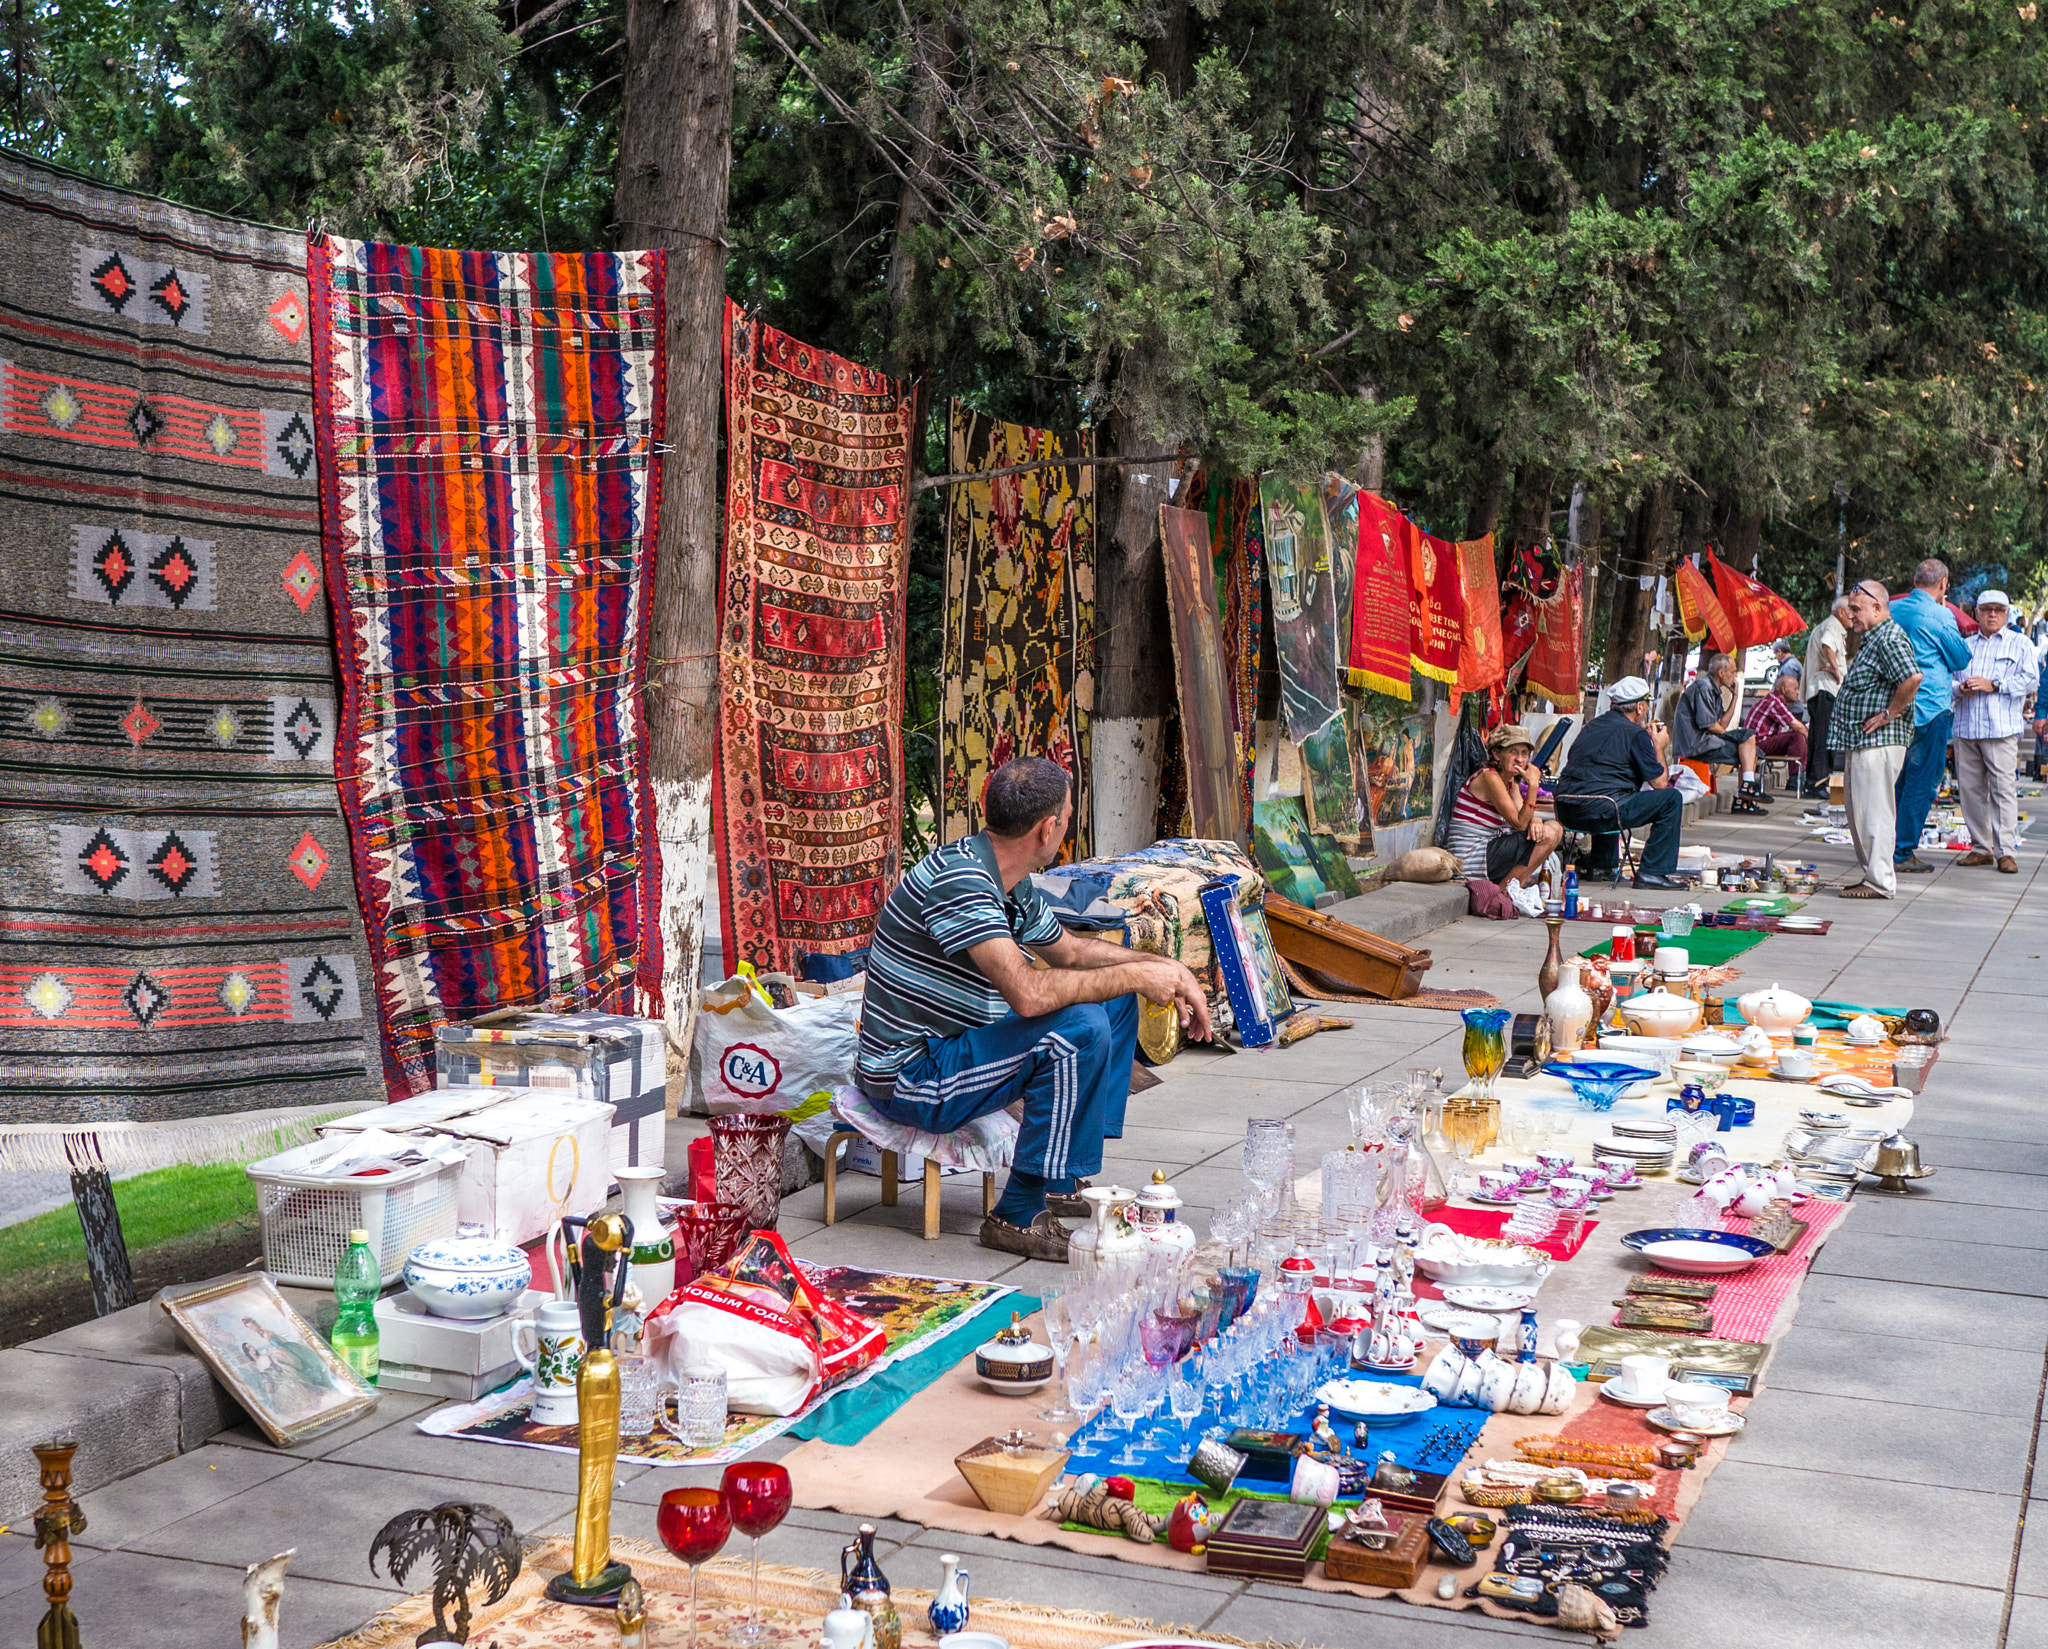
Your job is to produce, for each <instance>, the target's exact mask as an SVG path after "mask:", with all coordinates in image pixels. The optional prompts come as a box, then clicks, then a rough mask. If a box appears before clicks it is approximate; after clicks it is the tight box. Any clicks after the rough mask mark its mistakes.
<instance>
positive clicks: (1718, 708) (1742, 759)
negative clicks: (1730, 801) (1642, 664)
mask: <svg viewBox="0 0 2048 1649" xmlns="http://www.w3.org/2000/svg"><path fill="white" fill-rule="evenodd" d="M1734 684H1735V660H1734V659H1733V658H1731V657H1730V656H1729V655H1728V654H1726V653H1707V654H1705V655H1703V656H1702V657H1701V659H1700V673H1699V674H1698V675H1696V676H1694V677H1693V678H1692V685H1691V686H1689V687H1688V688H1686V690H1685V692H1684V693H1683V695H1681V696H1680V698H1679V700H1678V713H1677V715H1676V716H1674V717H1673V718H1672V739H1671V747H1672V749H1673V750H1675V751H1676V752H1677V753H1678V759H1679V760H1680V761H1700V762H1728V763H1732V764H1733V765H1734V766H1736V767H1738V768H1739V769H1740V770H1741V772H1742V788H1741V789H1740V790H1739V791H1738V792H1737V793H1736V797H1735V805H1734V807H1733V808H1732V809H1731V810H1730V811H1732V812H1735V813H1767V812H1769V811H1770V809H1769V808H1767V807H1765V806H1764V804H1763V795H1764V788H1763V782H1762V781H1761V780H1760V779H1758V778H1757V776H1756V734H1755V733H1753V732H1751V731H1750V730H1749V729H1748V728H1747V727H1730V726H1729V725H1728V723H1729V722H1730V720H1732V719H1733V717H1734V714H1735V700H1734V696H1733V694H1732V693H1731V691H1730V689H1731V688H1732V687H1733V686H1734Z"/></svg>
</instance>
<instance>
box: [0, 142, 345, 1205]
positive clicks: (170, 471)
mask: <svg viewBox="0 0 2048 1649" xmlns="http://www.w3.org/2000/svg"><path fill="white" fill-rule="evenodd" d="M0 244H5V245H6V246H7V247H8V249H9V254H8V256H7V257H6V258H5V259H0V500H4V504H0V1163H6V1162H8V1161H27V1160H28V1158H26V1157H24V1156H23V1155H22V1153H21V1151H20V1150H19V1149H18V1146H19V1143H20V1142H19V1141H18V1140H14V1141H11V1142H10V1140H9V1139H8V1138H7V1137H5V1136H4V1131H5V1130H7V1129H10V1128H18V1127H19V1126H20V1125H24V1124H30V1125H58V1126H60V1127H68V1128H73V1129H77V1130H80V1131H82V1132H93V1131H95V1130H103V1129H105V1128H106V1125H110V1124H113V1125H118V1124H127V1123H135V1122H162V1123H172V1124H176V1123H195V1124H197V1123H204V1122H206V1121H207V1120H208V1119H214V1118H222V1117H232V1116H236V1115H239V1114H242V1113H251V1112H275V1111H278V1110H281V1109H287V1108H300V1109H303V1108H305V1107H314V1106H318V1107H325V1108H330V1109H331V1108H334V1107H336V1106H338V1105H346V1104H356V1103H361V1102H365V1101H374V1100H378V1099H381V1098H383V1097H384V1084H383V1082H382V1080H381V1078H380V1076H379V1072H378V1058H377V1042H376V1028H377V1027H376V1019H375V1008H374V1006H373V1005H372V996H373V993H372V991H371V989H370V984H371V981H370V976H369V958H368V954H367V952H366V951H365V948H364V943H363V931H362V923H361V921H360V920H359V918H358V915H357V910H356V901H355V895H354V883H353V878H352V876H351V874H350V866H349V858H348V843H347V835H346V832H345V831H344V829H343V825H342V820H341V814H340V810H339V807H338V805H337V798H336V793H335V787H334V723H335V702H336V697H337V692H336V685H335V672H334V660H333V649H332V644H331V641H330V638H329V626H328V616H327V598H326V595H325V593H324V590H323V588H322V581H321V568H320V521H319V502H318V492H317V488H316V485H315V477H314V472H313V427H312V401H311V381H312V380H311V363H310V356H309V350H308V342H309V340H308V338H307V327H308V318H309V316H308V306H307V299H306V279H305V240H304V237H303V235H301V234H299V233H297V232H294V231H292V230H286V229H271V228H265V227H261V226H258V225H254V224H246V223H239V222H236V221H235V220H233V219H230V218H221V217H215V216H212V215H211V214H208V213H204V212H197V211H192V210H189V209H186V208H184V207H179V206H174V205H172V204H170V203H168V202H166V201H162V200H155V199H151V198H148V197H146V196H142V195H135V194H129V193H126V192H124V191H121V190H116V189H109V188H105V187H103V186H101V185H99V184H95V183H91V182H88V181H87V180H85V179H83V178H80V177H77V176H75V175H73V174H71V173H69V172H64V171H60V170H58V169H56V168H54V167H49V166H45V165H43V164H41V163H39V162H36V161H32V160H28V159H25V158H23V157H20V156H17V155H12V154H4V153H0ZM251 1120H252V1126H251V1128H250V1130H249V1134H248V1141H247V1142H248V1143H250V1144H252V1145H260V1143H261V1142H262V1133H261V1130H260V1129H259V1128H258V1127H256V1126H255V1125H254V1119H251ZM118 1131H119V1130H118V1129H116V1130H111V1131H109V1132H110V1134H111V1133H113V1132H118ZM215 1132H216V1133H217V1132H218V1130H215ZM124 1137H125V1136H124ZM156 1137H157V1138H158V1139H159V1142H160V1148H159V1149H158V1151H157V1154H158V1155H168V1156H175V1155H177V1154H178V1149H177V1146H176V1143H175V1131H172V1133H171V1134H170V1135H159V1136H156ZM187 1143H189V1141H188V1142H187ZM45 1154H46V1155H47V1153H45ZM149 1154H150V1152H149V1150H148V1149H147V1148H144V1147H142V1146H140V1145H139V1144H138V1143H137V1142H136V1141H135V1140H133V1139H130V1141H129V1145H128V1147H127V1148H126V1149H125V1150H123V1151H120V1152H116V1153H114V1154H113V1155H111V1156H110V1157H109V1159H108V1160H112V1161H116V1162H118V1163H121V1164H124V1165H132V1166H141V1165H143V1159H145V1158H146V1157H147V1156H148V1155H149ZM53 1165H54V1164H53Z"/></svg>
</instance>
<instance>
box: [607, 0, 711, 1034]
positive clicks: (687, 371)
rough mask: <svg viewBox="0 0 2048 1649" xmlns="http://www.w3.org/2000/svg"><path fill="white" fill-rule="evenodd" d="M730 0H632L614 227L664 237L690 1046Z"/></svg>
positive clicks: (634, 238)
mask: <svg viewBox="0 0 2048 1649" xmlns="http://www.w3.org/2000/svg"><path fill="white" fill-rule="evenodd" d="M738 33H739V13H738V7H737V5H736V3H735V0H628V3H627V8H626V68H625V91H624V105H625V106H624V116H623V119H622V121H621V123H620V132H619V174H618V189H617V196H616V212H617V228H618V234H619V241H620V244H621V245H622V246H660V247H665V248H666V249H667V251H668V396H667V401H666V406H665V413H666V417H665V423H666V426H667V427H666V439H667V442H668V446H669V450H668V453H667V455H666V458H665V461H664V465H663V469H662V501H661V521H660V527H659V535H658V538H657V549H656V552H655V554H656V559H655V571H654V589H653V592H652V594H651V597H650V599H651V600H652V602H653V620H654V622H653V657H654V663H653V666H652V668H651V669H650V671H649V675H648V687H647V697H646V705H647V712H646V721H647V730H646V731H647V741H648V760H649V766H650V769H651V771H652V774H653V781H654V828H655V834H656V837H657V839H658V840H659V842H660V844H661V858H662V867H661V933H662V942H663V946H664V952H665V954H664V959H663V965H662V989H663V996H664V1010H665V1017H666V1020H667V1024H668V1027H669V1032H670V1035H671V1036H672V1037H673V1038H675V1039H676V1040H675V1043H674V1044H672V1049H673V1048H681V1049H687V1048H688V1047H689V1039H690V1024H691V1017H692V1015H693V1013H694V1011H695V1008H696V1001H697V978H698V969H699V966H700V963H701V956H702V946H703V933H704V899H705V892H706V887H707V884H708V882H709V880H710V866H711V865H712V863H713V859H712V842H711V760H712V752H713V748H714V745H713V737H714V727H715V722H716V718H717V710H718V689H717V681H718V675H717V668H716V653H717V647H718V612H719V605H720V603H719V589H718V547H719V478H720V477H719V471H720V447H721V443H720V439H719V436H720V428H719V389H720V384H719V379H720V374H721V367H722V362H723V351H722V350H721V349H720V347H719V342H718V340H719V339H720V337H721V336H722V335H723V326H724V306H725V250H726V248H725V212H726V185H727V178H728V174H729V171H730V168H731V164H732V81H733V54H734V51H735V49H736V46H737V42H738Z"/></svg>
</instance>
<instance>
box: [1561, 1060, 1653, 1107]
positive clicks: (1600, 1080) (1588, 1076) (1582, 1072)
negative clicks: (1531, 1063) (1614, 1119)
mask: <svg viewBox="0 0 2048 1649" xmlns="http://www.w3.org/2000/svg"><path fill="white" fill-rule="evenodd" d="M1543 1074H1544V1075H1545V1076H1554V1077H1561V1078H1563V1080H1564V1081H1566V1082H1568V1083H1570V1084H1571V1089H1572V1092H1573V1093H1574V1094H1575V1095H1577V1096H1578V1101H1579V1103H1580V1104H1581V1105H1583V1106H1585V1108H1586V1109H1587V1110H1589V1111H1611V1110H1613V1109H1614V1102H1615V1101H1616V1100H1618V1099H1619V1098H1621V1096H1622V1095H1623V1094H1625V1093H1627V1092H1628V1091H1629V1089H1631V1088H1634V1087H1638V1086H1640V1085H1641V1084H1643V1083H1645V1082H1654V1081H1656V1080H1657V1074H1658V1073H1657V1072H1655V1071H1653V1070H1651V1069H1649V1068H1648V1067H1647V1066H1643V1065H1622V1064H1617V1063H1615V1062H1613V1061H1610V1060H1605V1059H1583V1060H1574V1061H1572V1062H1571V1063H1569V1064H1567V1063H1565V1062H1564V1061H1562V1060H1556V1059H1553V1060H1552V1061H1550V1063H1549V1064H1547V1065H1545V1066H1544V1067H1543Z"/></svg>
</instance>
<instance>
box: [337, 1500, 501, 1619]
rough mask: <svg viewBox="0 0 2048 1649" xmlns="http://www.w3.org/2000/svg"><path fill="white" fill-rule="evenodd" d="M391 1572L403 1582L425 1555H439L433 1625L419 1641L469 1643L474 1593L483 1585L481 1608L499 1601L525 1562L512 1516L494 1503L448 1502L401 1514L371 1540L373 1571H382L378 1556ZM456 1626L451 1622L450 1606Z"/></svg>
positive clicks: (435, 1566) (398, 1581)
mask: <svg viewBox="0 0 2048 1649" xmlns="http://www.w3.org/2000/svg"><path fill="white" fill-rule="evenodd" d="M380 1553H381V1554H382V1555H383V1556H384V1558H385V1566H386V1572H387V1573H388V1574H389V1575H390V1576H391V1578H392V1579H393V1580H394V1581H396V1582H397V1583H398V1584H399V1585H401V1586H402V1585H404V1584H405V1577H406V1576H407V1574H409V1573H410V1572H411V1571H412V1569H413V1566H414V1565H415V1564H417V1563H418V1562H419V1561H420V1559H421V1558H423V1557H426V1556H427V1555H428V1554H429V1553H431V1554H432V1555H433V1559H434V1624H433V1625H431V1626H429V1627H428V1628H427V1629H426V1630H425V1631H424V1632H422V1633H420V1635H419V1636H418V1638H416V1639H415V1640H414V1641H415V1642H416V1643H419V1644H429V1643H464V1642H467V1641H468V1638H469V1617H470V1595H469V1594H470V1591H471V1589H472V1588H474V1587H478V1586H482V1587H483V1588H484V1590H485V1595H484V1597H483V1599H482V1606H483V1607H488V1606H489V1605H491V1604H493V1603H496V1602H497V1601H498V1600H499V1599H500V1598H501V1597H503V1596H504V1595H505V1594H506V1592H508V1591H509V1590H511V1587H512V1582H513V1581H514V1580H516V1579H518V1578H519V1565H520V1563H521V1561H522V1557H521V1553H520V1548H519V1537H518V1536H517V1535H516V1534H514V1533H513V1532H512V1519H511V1518H509V1517H507V1516H506V1515H505V1514H504V1513H503V1512H501V1511H499V1510H498V1509H497V1507H495V1506H482V1505H468V1504H466V1503H464V1502H463V1501H460V1500H449V1501H444V1502H443V1503H442V1504H441V1505H438V1506H435V1507H433V1508H431V1509H430V1510H424V1511H411V1512H400V1513H399V1514H398V1515H397V1516H396V1517H394V1518H393V1519H392V1520H391V1521H390V1522H389V1523H387V1524H385V1525H384V1527H383V1528H381V1529H379V1530H378V1531H377V1538H376V1539H375V1540H373V1541H371V1542H370V1573H371V1574H375V1573H376V1572H377V1558H378V1556H379V1554H380ZM451 1604H452V1605H453V1606H454V1609H455V1625H454V1627H453V1628H452V1629H451V1628H450V1627H449V1625H448V1621H447V1618H446V1617H447V1613H448V1609H449V1606H450V1605H451Z"/></svg>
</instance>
